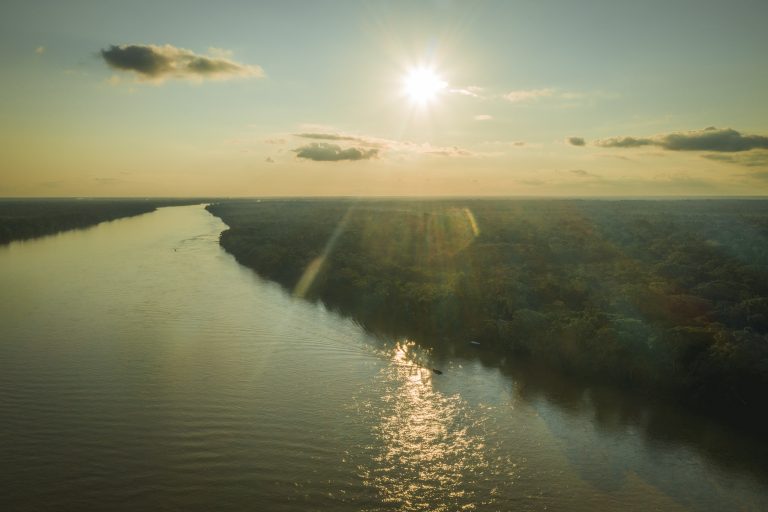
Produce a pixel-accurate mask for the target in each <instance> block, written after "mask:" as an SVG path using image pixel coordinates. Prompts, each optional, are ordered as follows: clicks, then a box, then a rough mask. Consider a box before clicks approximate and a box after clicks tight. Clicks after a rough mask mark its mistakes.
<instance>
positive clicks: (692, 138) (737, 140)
mask: <svg viewBox="0 0 768 512" xmlns="http://www.w3.org/2000/svg"><path fill="white" fill-rule="evenodd" d="M595 145H596V146H600V147H604V148H637V147H642V146H657V147H660V148H663V149H666V150H669V151H715V152H719V153H738V152H742V151H750V150H753V149H768V137H764V136H762V135H743V134H742V133H740V132H738V131H736V130H734V129H732V128H724V129H720V128H715V127H713V126H710V127H709V128H705V129H703V130H697V131H690V132H676V133H668V134H661V135H654V136H651V137H613V138H609V139H602V140H598V141H595Z"/></svg>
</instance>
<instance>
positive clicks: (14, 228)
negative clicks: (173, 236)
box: [0, 198, 201, 244]
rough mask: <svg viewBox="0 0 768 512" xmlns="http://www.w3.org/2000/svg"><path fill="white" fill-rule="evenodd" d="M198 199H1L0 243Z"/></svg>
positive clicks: (193, 201) (147, 211) (86, 225)
mask: <svg viewBox="0 0 768 512" xmlns="http://www.w3.org/2000/svg"><path fill="white" fill-rule="evenodd" d="M200 202H201V201H200V200H189V199H90V198H83V199H74V198H62V199H59V198H52V199H38V198H34V199H26V198H24V199H0V244H6V243H9V242H11V241H13V240H25V239H29V238H35V237H38V236H44V235H52V234H55V233H59V232H61V231H66V230H68V229H82V228H87V227H89V226H93V225H96V224H98V223H100V222H104V221H109V220H115V219H119V218H122V217H131V216H134V215H141V214H142V213H149V212H152V211H154V210H156V209H157V208H159V207H160V206H172V205H180V204H195V203H200Z"/></svg>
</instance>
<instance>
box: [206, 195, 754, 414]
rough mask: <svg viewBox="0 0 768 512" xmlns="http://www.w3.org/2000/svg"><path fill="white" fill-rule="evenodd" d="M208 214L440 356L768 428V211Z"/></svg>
mask: <svg viewBox="0 0 768 512" xmlns="http://www.w3.org/2000/svg"><path fill="white" fill-rule="evenodd" d="M208 210H209V211H210V212H211V213H213V214H214V215H217V216H218V217H220V218H221V219H222V220H223V221H224V222H225V223H226V224H227V225H228V226H230V229H229V230H226V231H224V232H223V233H222V234H221V237H220V243H221V245H222V247H224V248H225V249H226V250H227V251H228V252H230V253H231V254H233V255H234V256H235V257H236V259H237V260H238V261H239V262H240V263H242V264H244V265H246V266H248V267H250V268H252V269H254V270H255V271H256V272H258V273H259V274H261V275H262V276H264V277H266V278H269V279H272V280H274V281H277V282H278V283H280V284H282V285H283V286H284V287H286V288H288V289H290V290H292V291H293V293H294V294H295V295H297V296H302V297H305V298H307V299H310V300H317V299H319V300H322V301H323V302H324V303H326V304H327V305H329V306H331V307H333V308H336V309H339V310H340V311H342V312H344V313H345V314H348V315H350V316H352V317H354V318H356V319H357V320H358V321H360V322H361V323H362V324H363V325H365V326H366V327H368V328H369V329H371V330H373V331H377V332H383V333H387V334H391V335H395V336H403V337H408V338H411V339H415V340H417V341H418V342H419V343H420V344H422V345H425V346H429V347H431V348H433V349H434V350H435V351H437V352H443V353H447V354H450V353H455V352H465V351H467V350H473V349H472V348H471V346H469V345H468V341H469V340H476V341H478V342H480V343H481V345H480V346H481V350H483V351H484V352H492V353H494V354H496V355H497V357H498V358H499V359H502V358H507V357H516V358H520V357H529V358H531V359H532V360H535V361H538V362H544V363H546V364H549V365H551V366H553V367H557V368H560V370H561V371H563V372H565V373H571V374H573V375H577V376H579V377H586V378H590V379H594V380H599V381H607V382H611V383H615V384H618V385H621V386H624V387H626V388H629V389H633V390H635V391H637V392H641V393H647V394H656V395H661V396H664V397H668V398H669V399H670V400H672V401H674V402H679V403H683V404H685V405H687V406H690V407H694V408H698V409H701V410H704V411H706V412H708V413H714V414H717V415H718V416H721V417H723V418H726V419H728V420H729V421H732V422H735V423H738V424H740V425H742V426H749V427H754V426H755V425H765V424H767V423H768V422H767V421H766V414H765V412H764V411H763V410H762V408H761V407H760V405H759V404H761V400H762V397H764V396H765V393H766V391H768V338H766V333H768V299H766V297H768V272H766V269H768V238H767V237H766V233H768V230H766V226H768V203H767V202H765V201H738V200H709V201H706V200H699V201H693V200H687V201H573V200H518V201H513V200H445V201H405V200H389V201H386V200H378V201H374V200H368V201H355V200H263V201H256V200H253V201H228V202H222V203H216V204H212V205H210V206H209V207H208Z"/></svg>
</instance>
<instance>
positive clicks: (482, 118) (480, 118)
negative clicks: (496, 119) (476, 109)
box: [473, 114, 493, 121]
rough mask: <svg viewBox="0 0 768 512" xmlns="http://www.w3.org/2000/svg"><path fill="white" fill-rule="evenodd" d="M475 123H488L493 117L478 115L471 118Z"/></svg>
mask: <svg viewBox="0 0 768 512" xmlns="http://www.w3.org/2000/svg"><path fill="white" fill-rule="evenodd" d="M473 119H474V120H475V121H490V120H491V119H493V116H491V115H488V114H478V115H476V116H475V117H474V118H473Z"/></svg>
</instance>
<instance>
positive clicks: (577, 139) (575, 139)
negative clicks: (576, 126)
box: [565, 137, 586, 146]
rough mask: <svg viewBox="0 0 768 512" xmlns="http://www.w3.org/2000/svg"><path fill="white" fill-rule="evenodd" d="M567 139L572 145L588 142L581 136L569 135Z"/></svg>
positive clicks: (581, 144)
mask: <svg viewBox="0 0 768 512" xmlns="http://www.w3.org/2000/svg"><path fill="white" fill-rule="evenodd" d="M565 140H566V142H568V144H570V145H571V146H583V145H584V144H586V141H585V140H584V139H583V138H581V137H568V138H567V139H565Z"/></svg>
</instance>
